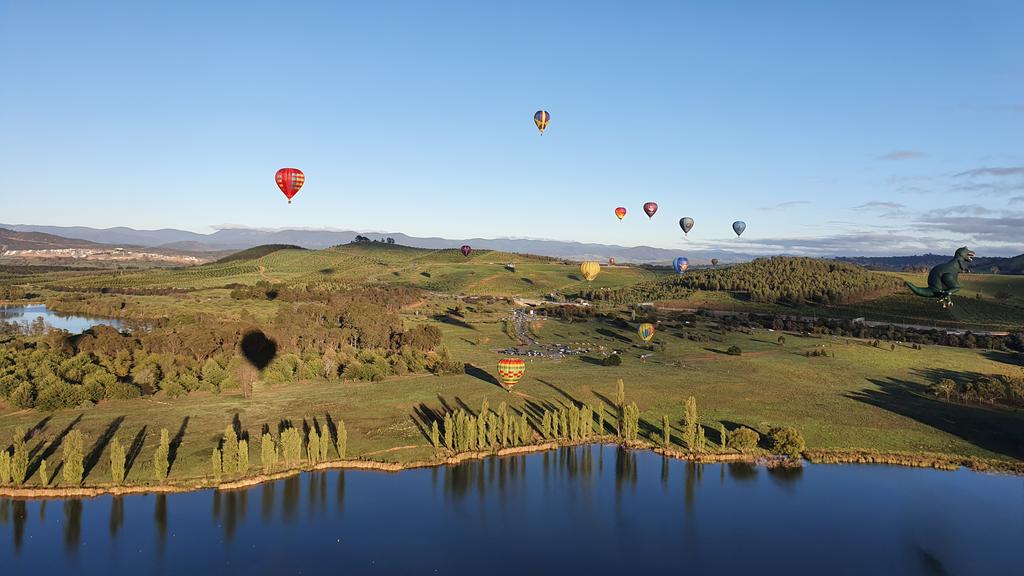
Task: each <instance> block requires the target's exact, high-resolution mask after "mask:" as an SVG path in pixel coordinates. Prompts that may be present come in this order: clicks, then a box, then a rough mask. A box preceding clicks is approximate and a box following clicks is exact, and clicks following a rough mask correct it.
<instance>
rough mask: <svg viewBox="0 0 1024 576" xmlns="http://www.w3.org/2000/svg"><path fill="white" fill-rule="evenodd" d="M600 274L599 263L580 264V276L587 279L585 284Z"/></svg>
mask: <svg viewBox="0 0 1024 576" xmlns="http://www.w3.org/2000/svg"><path fill="white" fill-rule="evenodd" d="M600 272H601V264H600V263H599V262H594V261H590V262H584V263H583V264H580V274H583V277H584V278H586V279H587V282H590V281H592V280H593V279H594V278H597V275H598V274H599V273H600Z"/></svg>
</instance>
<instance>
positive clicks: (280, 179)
mask: <svg viewBox="0 0 1024 576" xmlns="http://www.w3.org/2000/svg"><path fill="white" fill-rule="evenodd" d="M274 181H275V182H277V187H278V188H280V189H281V192H283V193H284V195H285V196H286V197H287V198H288V203H289V204H291V203H292V198H294V197H295V195H296V194H298V193H299V189H300V188H302V185H303V184H305V183H306V175H305V174H303V173H302V170H299V169H298V168H281V169H280V170H278V171H277V174H275V175H274Z"/></svg>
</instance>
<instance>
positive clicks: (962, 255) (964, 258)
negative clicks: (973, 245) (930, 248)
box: [953, 246, 974, 270]
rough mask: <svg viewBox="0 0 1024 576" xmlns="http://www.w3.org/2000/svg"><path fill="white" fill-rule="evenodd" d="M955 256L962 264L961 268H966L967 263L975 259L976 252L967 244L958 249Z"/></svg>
mask: <svg viewBox="0 0 1024 576" xmlns="http://www.w3.org/2000/svg"><path fill="white" fill-rule="evenodd" d="M953 258H955V259H956V261H957V262H958V263H959V264H960V268H962V269H964V270H966V269H967V265H968V264H970V263H971V262H973V261H974V252H971V251H970V250H968V249H967V246H964V247H962V248H960V249H959V250H957V251H956V254H954V255H953Z"/></svg>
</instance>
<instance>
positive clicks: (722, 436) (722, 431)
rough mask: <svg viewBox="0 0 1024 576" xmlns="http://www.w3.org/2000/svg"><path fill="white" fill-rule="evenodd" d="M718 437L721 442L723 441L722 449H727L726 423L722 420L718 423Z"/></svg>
mask: <svg viewBox="0 0 1024 576" xmlns="http://www.w3.org/2000/svg"><path fill="white" fill-rule="evenodd" d="M718 438H719V442H721V444H722V450H725V449H726V448H727V446H726V444H727V441H726V439H725V438H726V436H725V424H722V423H721V422H719V423H718Z"/></svg>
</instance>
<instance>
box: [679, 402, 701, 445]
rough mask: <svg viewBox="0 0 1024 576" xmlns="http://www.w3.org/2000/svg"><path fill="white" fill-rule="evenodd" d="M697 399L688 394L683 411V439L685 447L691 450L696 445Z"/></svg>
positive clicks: (697, 423)
mask: <svg viewBox="0 0 1024 576" xmlns="http://www.w3.org/2000/svg"><path fill="white" fill-rule="evenodd" d="M698 425H699V420H698V418H697V399H696V398H694V397H693V396H690V397H689V398H687V399H686V408H685V410H684V411H683V439H684V440H685V441H686V447H687V448H689V449H691V450H693V449H695V448H696V446H697V426H698Z"/></svg>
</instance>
